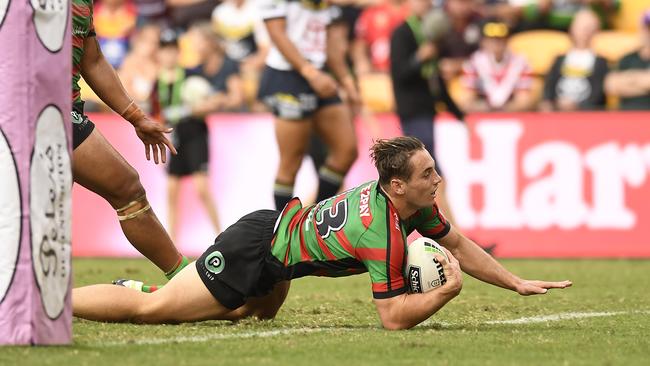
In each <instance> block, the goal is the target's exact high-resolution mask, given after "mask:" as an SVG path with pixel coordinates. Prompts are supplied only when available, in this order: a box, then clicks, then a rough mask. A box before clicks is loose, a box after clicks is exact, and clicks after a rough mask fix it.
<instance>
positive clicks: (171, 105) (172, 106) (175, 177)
mask: <svg viewBox="0 0 650 366" xmlns="http://www.w3.org/2000/svg"><path fill="white" fill-rule="evenodd" d="M179 56H180V51H179V47H178V38H177V35H176V34H175V33H174V32H173V31H171V30H169V29H167V30H165V31H163V32H162V34H161V36H160V48H159V50H158V62H159V65H160V72H159V75H158V80H157V82H156V88H155V89H154V91H153V94H152V97H151V102H152V109H153V110H154V111H155V112H157V114H159V115H160V116H161V117H162V120H163V121H164V122H165V123H166V124H167V125H169V126H171V127H174V131H173V135H172V140H173V141H172V142H173V144H174V147H175V148H176V150H177V151H178V154H177V155H171V156H170V159H169V164H168V165H167V172H168V181H167V184H168V185H167V195H168V203H169V210H168V215H169V216H168V217H169V221H168V225H169V235H170V236H171V238H172V240H173V241H176V239H177V235H176V233H177V231H176V227H177V222H178V197H179V193H180V180H181V178H183V177H187V176H191V177H192V180H193V182H194V186H195V187H196V189H197V193H198V195H199V199H200V201H201V203H202V204H203V206H204V207H205V208H206V211H207V213H208V216H209V218H210V221H211V222H212V225H213V226H214V228H215V230H216V231H217V232H219V231H220V227H219V218H218V215H217V211H216V207H215V205H214V200H213V198H212V194H211V192H210V186H209V184H208V162H209V149H208V146H209V143H208V127H207V124H206V123H205V115H204V114H203V113H197V112H195V111H194V109H195V107H196V106H198V105H202V104H204V103H205V102H206V100H207V98H210V97H211V94H210V90H209V85H207V81H205V79H198V81H202V82H203V85H205V87H203V88H199V87H196V84H199V86H200V85H201V83H200V82H197V79H196V78H197V75H198V73H197V72H196V71H190V70H185V69H183V68H182V67H180V66H179V60H180V58H179ZM190 78H195V79H194V80H193V81H194V84H195V86H194V87H193V89H195V90H194V91H192V90H189V91H188V88H189V84H190ZM201 89H203V90H201ZM198 109H200V110H201V111H202V112H203V111H204V110H205V109H204V108H198Z"/></svg>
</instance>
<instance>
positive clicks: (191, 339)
mask: <svg viewBox="0 0 650 366" xmlns="http://www.w3.org/2000/svg"><path fill="white" fill-rule="evenodd" d="M348 330H350V328H284V329H277V330H267V331H258V332H243V333H226V334H206V335H197V336H180V337H169V338H140V339H134V340H131V341H129V340H126V341H118V342H106V343H102V346H125V345H132V344H133V345H157V344H169V343H197V342H206V341H211V340H220V339H244V338H269V337H276V336H281V335H288V334H301V333H302V334H304V333H317V332H327V331H337V332H344V331H348Z"/></svg>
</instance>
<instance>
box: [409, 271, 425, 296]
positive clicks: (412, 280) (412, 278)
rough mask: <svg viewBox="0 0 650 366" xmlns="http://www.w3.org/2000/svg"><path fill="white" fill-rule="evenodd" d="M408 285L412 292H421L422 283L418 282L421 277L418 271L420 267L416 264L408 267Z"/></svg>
mask: <svg viewBox="0 0 650 366" xmlns="http://www.w3.org/2000/svg"><path fill="white" fill-rule="evenodd" d="M408 273H409V277H408V278H409V285H410V287H411V292H412V293H421V292H422V284H421V282H420V279H421V278H422V275H421V273H420V267H417V266H410V267H409V272H408Z"/></svg>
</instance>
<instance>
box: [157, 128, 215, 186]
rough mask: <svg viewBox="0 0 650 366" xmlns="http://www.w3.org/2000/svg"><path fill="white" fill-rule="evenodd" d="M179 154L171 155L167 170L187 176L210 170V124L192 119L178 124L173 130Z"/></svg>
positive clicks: (170, 172) (176, 174)
mask: <svg viewBox="0 0 650 366" xmlns="http://www.w3.org/2000/svg"><path fill="white" fill-rule="evenodd" d="M172 134H173V135H172V140H173V143H174V147H175V148H176V151H177V152H178V154H177V155H171V157H170V158H169V165H168V166H167V172H168V173H169V175H173V176H179V177H182V176H185V175H191V174H194V173H199V172H207V171H208V161H209V148H208V126H207V125H206V124H205V122H204V121H203V120H196V119H192V120H189V121H185V122H181V123H179V124H178V125H176V127H175V129H174V132H172Z"/></svg>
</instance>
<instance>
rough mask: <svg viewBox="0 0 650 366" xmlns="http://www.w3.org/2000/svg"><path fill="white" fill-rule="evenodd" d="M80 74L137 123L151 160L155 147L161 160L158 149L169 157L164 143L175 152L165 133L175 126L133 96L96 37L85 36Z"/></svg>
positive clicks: (155, 155) (110, 105)
mask: <svg viewBox="0 0 650 366" xmlns="http://www.w3.org/2000/svg"><path fill="white" fill-rule="evenodd" d="M81 76H83V78H84V80H85V81H86V82H87V83H88V85H89V86H90V87H91V88H92V90H93V91H94V92H95V93H96V94H97V96H98V97H99V98H100V99H101V100H102V101H103V102H104V103H106V105H107V106H109V107H110V108H111V109H112V110H114V111H115V112H117V113H118V114H120V115H121V116H122V117H123V118H124V119H126V120H127V121H129V122H131V124H132V125H133V127H135V130H136V133H137V135H138V137H139V138H140V140H142V142H143V143H144V145H145V155H146V157H147V160H150V157H151V155H150V154H151V151H153V155H154V156H153V157H154V161H155V162H156V164H158V151H159V150H160V158H161V160H162V162H163V163H164V162H165V161H166V159H167V154H166V152H165V147H168V148H169V150H170V151H171V152H172V153H173V154H176V149H175V148H174V145H172V143H171V142H170V141H169V140H168V139H167V137H165V135H164V133H169V132H171V130H172V129H171V128H166V127H165V126H163V125H161V124H159V123H156V122H154V121H152V120H150V119H149V117H147V116H146V115H145V114H144V113H143V112H142V111H141V110H140V108H138V106H137V105H136V104H135V103H134V102H133V100H131V98H130V97H129V95H128V94H127V93H126V90H124V86H123V85H122V83H121V82H120V79H119V78H118V76H117V73H116V72H115V70H114V69H113V67H112V66H111V65H110V64H109V63H108V61H107V60H106V58H104V55H103V53H102V51H101V49H100V48H99V42H97V38H95V37H86V38H85V39H84V53H83V57H82V59H81Z"/></svg>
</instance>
